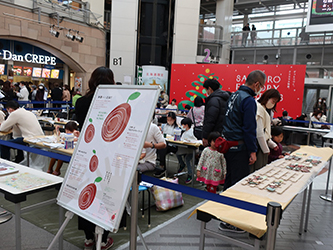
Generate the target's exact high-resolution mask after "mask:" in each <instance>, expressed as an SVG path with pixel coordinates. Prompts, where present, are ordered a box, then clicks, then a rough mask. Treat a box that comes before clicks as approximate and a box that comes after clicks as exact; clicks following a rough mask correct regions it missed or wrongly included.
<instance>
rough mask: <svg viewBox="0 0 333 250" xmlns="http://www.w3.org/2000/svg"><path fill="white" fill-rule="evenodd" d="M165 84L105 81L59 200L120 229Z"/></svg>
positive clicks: (97, 221)
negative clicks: (130, 83)
mask: <svg viewBox="0 0 333 250" xmlns="http://www.w3.org/2000/svg"><path fill="white" fill-rule="evenodd" d="M158 94H159V90H158V88H157V87H145V86H136V87H135V88H134V87H131V86H119V85H117V86H114V85H113V86H112V85H103V86H101V85H100V86H99V87H98V88H97V90H96V92H95V95H94V98H93V100H92V103H91V105H90V108H89V111H88V114H87V117H86V120H85V122H84V124H83V127H82V128H83V129H82V132H81V133H82V134H81V136H80V139H79V141H78V144H77V145H76V147H75V151H74V154H73V156H72V158H71V161H70V164H69V168H68V170H67V172H66V176H65V179H64V181H63V185H62V186H61V189H60V192H59V194H58V198H57V200H58V204H60V205H61V206H63V207H64V208H66V209H67V210H70V211H72V212H73V213H75V214H77V215H79V216H81V217H83V218H85V219H87V220H89V221H91V222H92V223H94V224H96V225H98V226H100V227H102V228H104V229H105V230H110V231H112V232H116V231H117V230H118V227H119V223H120V220H121V217H122V214H123V211H124V207H125V202H126V200H127V197H128V194H129V191H130V187H131V185H132V179H133V176H134V174H135V171H136V169H137V164H138V161H139V158H140V154H141V152H142V148H143V145H144V141H145V138H146V135H147V131H148V128H149V126H150V123H151V120H152V116H153V112H154V110H155V104H156V101H157V97H158Z"/></svg>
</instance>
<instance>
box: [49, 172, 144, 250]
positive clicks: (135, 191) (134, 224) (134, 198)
mask: <svg viewBox="0 0 333 250" xmlns="http://www.w3.org/2000/svg"><path fill="white" fill-rule="evenodd" d="M139 182H140V179H139V174H138V171H136V172H135V175H134V178H133V184H132V194H131V206H130V205H129V204H128V202H127V203H126V207H130V208H131V209H130V211H131V212H129V210H127V209H126V208H125V209H126V210H127V213H128V214H129V216H131V232H130V250H132V249H133V250H136V247H137V235H139V237H140V239H141V242H142V244H143V247H144V248H145V250H149V248H148V246H147V244H146V242H145V240H144V238H143V235H142V232H141V230H140V228H139V225H138V202H139ZM73 216H74V213H73V212H70V211H67V212H66V214H65V217H66V219H65V221H64V222H63V223H62V225H61V227H60V228H59V230H58V232H57V234H56V235H55V237H54V238H53V240H52V242H51V243H50V245H49V247H48V248H47V250H51V249H52V247H53V245H54V243H55V242H56V241H57V240H58V239H59V237H61V235H62V233H63V231H64V230H65V228H66V226H67V224H68V223H69V221H70V220H71V219H72V218H73ZM95 233H96V235H98V236H97V242H96V250H100V249H101V243H102V235H103V233H104V229H103V228H101V227H99V226H96V229H95Z"/></svg>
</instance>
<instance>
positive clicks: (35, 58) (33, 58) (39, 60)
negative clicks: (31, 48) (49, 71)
mask: <svg viewBox="0 0 333 250" xmlns="http://www.w3.org/2000/svg"><path fill="white" fill-rule="evenodd" d="M0 56H2V59H3V60H6V61H10V60H11V61H14V62H27V63H36V64H50V65H56V64H57V63H56V60H57V58H56V57H54V56H44V55H37V54H31V53H26V54H25V55H17V54H14V53H12V52H10V51H9V50H2V52H0Z"/></svg>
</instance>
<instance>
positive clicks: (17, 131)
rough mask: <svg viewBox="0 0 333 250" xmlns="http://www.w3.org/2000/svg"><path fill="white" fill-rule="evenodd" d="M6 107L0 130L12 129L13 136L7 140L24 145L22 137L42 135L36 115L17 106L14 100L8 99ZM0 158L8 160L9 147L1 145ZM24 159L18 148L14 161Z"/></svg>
mask: <svg viewBox="0 0 333 250" xmlns="http://www.w3.org/2000/svg"><path fill="white" fill-rule="evenodd" d="M6 109H7V111H8V113H9V116H8V118H7V120H5V121H4V122H2V123H1V126H0V131H1V132H8V131H10V130H13V138H14V139H11V140H8V141H9V142H14V143H18V144H22V145H25V144H26V143H25V142H23V139H24V138H28V137H33V136H38V135H44V132H43V130H42V128H41V126H40V125H39V122H38V120H37V118H36V116H35V115H34V114H33V113H32V112H30V111H27V110H25V109H23V108H19V104H18V102H16V101H9V102H7V104H6ZM1 158H3V159H6V160H10V148H9V147H6V146H1ZM23 159H24V156H23V152H22V151H21V150H18V154H17V156H16V159H15V162H17V163H18V162H21V161H22V160H23Z"/></svg>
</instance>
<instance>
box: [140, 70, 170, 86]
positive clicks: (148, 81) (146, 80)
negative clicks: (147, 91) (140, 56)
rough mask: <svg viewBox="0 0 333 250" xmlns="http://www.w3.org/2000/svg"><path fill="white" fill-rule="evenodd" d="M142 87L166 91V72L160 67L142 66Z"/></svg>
mask: <svg viewBox="0 0 333 250" xmlns="http://www.w3.org/2000/svg"><path fill="white" fill-rule="evenodd" d="M140 80H141V81H142V84H143V85H150V86H154V85H157V86H160V89H161V90H162V89H163V90H165V91H166V90H167V85H168V71H167V70H165V68H164V67H161V66H142V79H140Z"/></svg>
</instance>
